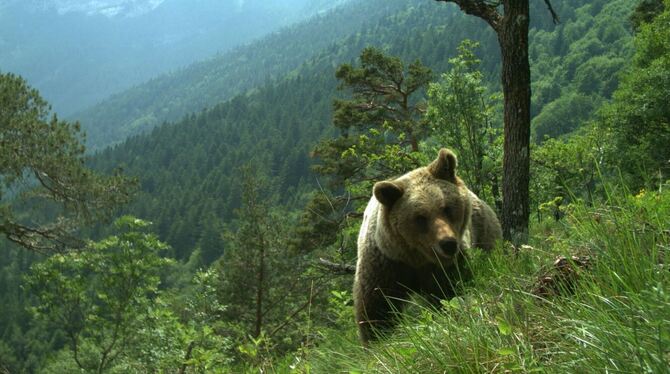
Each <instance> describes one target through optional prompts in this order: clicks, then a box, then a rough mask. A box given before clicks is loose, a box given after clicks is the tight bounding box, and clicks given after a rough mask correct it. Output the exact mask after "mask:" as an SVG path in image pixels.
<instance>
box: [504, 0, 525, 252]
mask: <svg viewBox="0 0 670 374" xmlns="http://www.w3.org/2000/svg"><path fill="white" fill-rule="evenodd" d="M504 12H505V14H504V16H503V20H502V23H501V25H500V26H501V27H500V28H499V29H498V30H497V31H498V41H499V43H500V50H501V55H502V87H503V94H504V106H505V143H504V156H503V181H502V183H503V209H502V217H501V218H502V228H503V236H504V238H505V239H506V240H509V241H511V242H512V243H513V244H515V245H517V244H520V243H524V242H525V241H526V240H527V237H528V217H529V213H530V211H529V203H528V202H529V200H528V199H529V194H528V185H529V179H530V175H529V174H530V65H529V62H528V24H529V10H528V0H505V2H504Z"/></svg>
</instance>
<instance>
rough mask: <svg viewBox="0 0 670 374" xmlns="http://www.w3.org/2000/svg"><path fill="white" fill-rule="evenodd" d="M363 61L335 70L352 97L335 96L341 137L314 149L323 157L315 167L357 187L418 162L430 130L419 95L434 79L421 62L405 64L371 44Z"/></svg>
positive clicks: (337, 122) (333, 177)
mask: <svg viewBox="0 0 670 374" xmlns="http://www.w3.org/2000/svg"><path fill="white" fill-rule="evenodd" d="M360 62H361V66H360V67H353V66H352V65H350V64H343V65H340V66H339V67H338V68H337V71H336V73H335V76H336V77H337V79H338V80H339V81H340V86H339V88H340V89H341V90H344V89H348V90H351V98H350V99H346V100H345V99H335V100H334V102H333V106H334V113H333V124H334V125H335V127H336V128H338V129H339V130H340V136H339V137H338V138H335V139H333V140H325V141H322V142H321V143H319V144H318V145H317V146H316V148H315V151H314V152H315V153H316V154H317V155H319V157H320V159H321V164H320V165H317V166H316V167H315V171H316V172H317V173H319V174H321V175H329V176H330V177H331V178H332V180H334V181H336V184H337V185H345V186H355V185H356V184H358V183H360V182H363V181H376V180H379V179H382V178H385V177H387V176H389V175H394V174H399V173H402V172H404V171H406V170H409V169H412V168H414V167H416V166H418V164H419V162H418V160H419V159H420V156H418V155H417V153H418V152H419V142H420V141H421V140H422V139H423V138H424V137H425V133H426V131H425V130H426V129H425V127H426V126H425V123H423V122H422V121H421V115H422V113H423V112H424V111H425V105H424V103H423V102H422V101H420V100H419V98H417V97H416V96H417V95H420V94H421V93H422V90H423V89H425V87H426V86H427V84H428V82H429V81H430V79H431V71H430V69H429V68H427V67H425V66H424V65H423V64H421V62H419V61H415V62H413V63H411V64H409V65H408V66H405V64H404V63H403V62H402V61H401V60H400V58H398V57H394V56H388V55H386V54H384V53H383V52H382V51H380V50H378V49H375V48H372V47H368V48H365V49H364V50H363V51H362V52H361V55H360Z"/></svg>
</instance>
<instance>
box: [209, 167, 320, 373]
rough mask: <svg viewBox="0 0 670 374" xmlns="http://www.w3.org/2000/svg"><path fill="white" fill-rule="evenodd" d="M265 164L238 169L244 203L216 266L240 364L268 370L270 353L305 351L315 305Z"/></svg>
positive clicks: (222, 315) (227, 319)
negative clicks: (291, 248)
mask: <svg viewBox="0 0 670 374" xmlns="http://www.w3.org/2000/svg"><path fill="white" fill-rule="evenodd" d="M260 165H263V164H262V163H257V164H247V165H245V166H243V167H241V168H240V169H239V170H238V174H239V175H240V181H239V184H240V189H241V191H242V201H241V206H240V208H239V209H237V210H236V219H235V221H234V224H233V225H231V226H230V227H229V228H228V230H227V231H226V232H225V233H224V237H225V238H226V243H227V247H226V251H225V253H224V256H223V257H222V258H221V260H220V261H219V262H218V263H216V264H215V265H214V271H215V272H216V274H217V275H218V276H219V277H220V283H219V284H218V285H217V287H216V292H217V295H218V298H219V300H221V301H222V303H223V304H225V305H226V309H225V310H224V311H222V312H221V317H222V319H223V321H225V323H226V327H227V331H228V334H229V335H230V336H231V337H232V338H233V341H235V342H236V344H237V346H236V350H237V352H231V354H236V356H237V359H238V360H239V361H242V362H249V363H254V364H256V365H262V363H263V362H265V361H266V360H268V358H269V357H271V356H270V355H269V354H268V352H269V351H273V352H274V353H279V352H285V351H286V350H288V349H295V347H297V346H299V344H300V342H301V339H302V336H303V333H304V331H303V328H304V326H305V321H306V318H307V316H308V307H309V306H310V305H311V303H312V301H313V297H314V296H313V292H314V290H313V289H311V287H312V286H311V285H310V282H309V280H308V279H307V278H306V277H305V276H304V272H305V270H306V263H305V261H304V259H303V258H302V257H301V256H299V255H295V254H292V253H290V252H289V251H287V247H288V244H287V243H288V240H289V227H290V223H291V220H290V217H287V215H286V212H284V211H281V210H279V209H278V207H277V206H276V205H277V203H276V201H277V200H276V197H275V196H273V195H274V190H273V188H272V181H271V179H269V178H268V177H267V174H264V173H263V171H262V168H261V169H260V170H258V169H257V167H258V166H260Z"/></svg>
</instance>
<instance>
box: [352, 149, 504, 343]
mask: <svg viewBox="0 0 670 374" xmlns="http://www.w3.org/2000/svg"><path fill="white" fill-rule="evenodd" d="M456 165H457V160H456V156H454V154H453V153H452V152H451V151H449V150H446V149H442V150H440V152H439V154H438V157H437V159H435V161H433V162H432V163H431V164H430V165H428V166H426V167H422V168H418V169H416V170H413V171H411V172H409V173H407V174H405V175H403V176H401V177H399V178H397V179H394V180H392V181H384V182H378V183H376V184H375V186H374V190H373V192H374V196H373V197H372V198H371V199H370V202H369V203H368V206H367V208H366V209H365V214H364V217H363V223H362V225H361V231H360V233H359V236H358V263H357V265H356V277H355V280H354V308H355V313H356V322H357V324H358V328H359V333H360V337H361V340H362V341H363V342H364V343H367V342H368V341H369V340H371V339H374V338H376V337H377V333H378V332H383V331H384V330H385V329H387V328H388V327H391V326H392V325H393V320H394V318H393V311H394V310H401V309H402V300H406V299H407V297H408V295H409V293H410V292H417V293H420V294H423V295H424V296H428V297H429V299H433V300H436V301H437V300H439V299H442V298H447V297H452V296H453V295H454V294H455V292H456V284H457V283H458V282H459V281H460V280H461V279H464V278H467V276H468V274H469V273H468V269H467V267H466V264H465V255H466V254H465V251H466V250H467V249H469V248H471V247H479V248H482V249H485V250H490V249H492V248H493V247H494V246H495V242H496V241H497V240H499V239H500V238H501V237H502V233H501V229H500V223H499V222H498V219H497V218H496V215H495V213H494V212H493V210H492V209H491V208H490V207H489V206H488V205H486V203H484V202H483V201H481V200H479V198H478V197H477V196H476V195H475V194H474V193H472V192H471V191H470V190H468V188H467V187H466V186H465V185H464V184H463V181H461V180H460V179H459V178H458V177H457V176H456Z"/></svg>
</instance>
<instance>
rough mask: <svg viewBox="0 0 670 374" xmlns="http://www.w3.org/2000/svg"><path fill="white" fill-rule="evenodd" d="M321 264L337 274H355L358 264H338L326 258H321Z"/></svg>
mask: <svg viewBox="0 0 670 374" xmlns="http://www.w3.org/2000/svg"><path fill="white" fill-rule="evenodd" d="M319 265H321V267H324V268H326V269H328V270H330V271H332V272H334V273H336V274H341V275H344V274H354V273H355V272H356V266H355V265H352V264H338V263H335V262H332V261H328V260H326V259H325V258H319Z"/></svg>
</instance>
